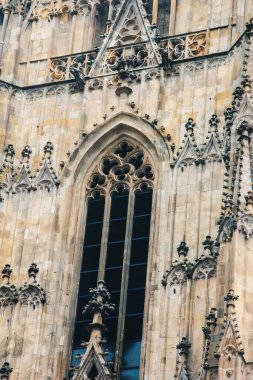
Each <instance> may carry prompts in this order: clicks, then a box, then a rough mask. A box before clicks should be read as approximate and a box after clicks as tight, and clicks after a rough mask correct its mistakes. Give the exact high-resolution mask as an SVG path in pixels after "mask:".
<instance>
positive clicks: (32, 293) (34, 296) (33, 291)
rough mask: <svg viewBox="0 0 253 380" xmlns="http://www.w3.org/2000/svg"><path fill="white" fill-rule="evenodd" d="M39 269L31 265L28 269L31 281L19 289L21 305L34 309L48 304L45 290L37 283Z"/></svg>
mask: <svg viewBox="0 0 253 380" xmlns="http://www.w3.org/2000/svg"><path fill="white" fill-rule="evenodd" d="M38 272H39V268H38V267H37V265H36V264H34V263H33V264H31V266H30V268H29V269H28V276H29V281H28V282H25V283H24V285H23V286H21V287H20V288H19V302H20V304H21V305H28V306H32V307H33V309H35V308H36V306H38V305H39V304H44V303H45V302H46V293H45V291H44V289H43V288H42V287H41V286H40V284H38V282H37V281H36V277H37V274H38Z"/></svg>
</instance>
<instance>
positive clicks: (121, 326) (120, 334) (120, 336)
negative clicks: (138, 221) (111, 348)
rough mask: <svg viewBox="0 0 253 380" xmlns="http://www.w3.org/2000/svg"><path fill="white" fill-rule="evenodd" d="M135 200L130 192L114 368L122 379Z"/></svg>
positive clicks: (118, 377)
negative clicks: (121, 368)
mask: <svg viewBox="0 0 253 380" xmlns="http://www.w3.org/2000/svg"><path fill="white" fill-rule="evenodd" d="M134 201H135V194H134V192H130V193H129V201H128V210H127V224H126V235H125V246H124V260H123V269H122V277H121V291H120V303H119V317H118V328H117V340H116V350H115V363H114V370H115V372H116V374H117V379H120V367H121V360H122V353H123V343H124V331H125V317H126V307H127V290H128V279H129V267H130V258H131V239H132V230H133V216H134Z"/></svg>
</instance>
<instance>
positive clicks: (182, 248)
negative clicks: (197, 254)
mask: <svg viewBox="0 0 253 380" xmlns="http://www.w3.org/2000/svg"><path fill="white" fill-rule="evenodd" d="M188 251H189V247H188V246H187V244H186V242H185V241H181V243H180V244H179V246H178V247H177V252H178V256H179V257H186V256H187V254H188Z"/></svg>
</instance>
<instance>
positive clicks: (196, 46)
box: [163, 33, 206, 61]
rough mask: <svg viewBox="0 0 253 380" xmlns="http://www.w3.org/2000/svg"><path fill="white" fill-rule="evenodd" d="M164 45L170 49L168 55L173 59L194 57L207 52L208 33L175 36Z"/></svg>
mask: <svg viewBox="0 0 253 380" xmlns="http://www.w3.org/2000/svg"><path fill="white" fill-rule="evenodd" d="M166 43H167V45H164V44H163V46H164V47H166V48H167V50H168V57H169V59H170V60H172V61H177V60H182V59H186V58H193V57H198V56H201V55H204V54H205V53H206V33H198V34H190V35H187V36H180V37H173V38H169V39H168V40H167V41H166Z"/></svg>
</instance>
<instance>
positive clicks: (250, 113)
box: [234, 94, 253, 125]
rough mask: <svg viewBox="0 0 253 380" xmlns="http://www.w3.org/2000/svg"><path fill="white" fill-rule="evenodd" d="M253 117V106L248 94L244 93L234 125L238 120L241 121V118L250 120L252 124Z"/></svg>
mask: <svg viewBox="0 0 253 380" xmlns="http://www.w3.org/2000/svg"><path fill="white" fill-rule="evenodd" d="M252 118H253V106H252V104H251V101H250V98H249V96H248V94H244V95H243V100H242V102H241V105H240V108H239V110H238V113H237V115H236V118H235V120H234V125H236V124H237V122H239V121H240V119H243V120H245V121H248V122H249V123H250V124H252Z"/></svg>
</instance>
